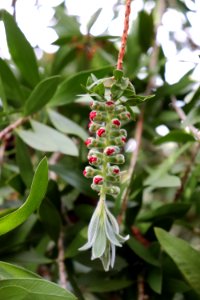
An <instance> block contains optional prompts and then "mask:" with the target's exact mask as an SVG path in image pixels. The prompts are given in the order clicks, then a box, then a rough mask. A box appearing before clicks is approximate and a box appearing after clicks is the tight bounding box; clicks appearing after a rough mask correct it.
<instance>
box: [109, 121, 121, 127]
mask: <svg viewBox="0 0 200 300" xmlns="http://www.w3.org/2000/svg"><path fill="white" fill-rule="evenodd" d="M111 123H112V128H119V127H120V126H121V122H120V120H119V119H113V120H112V121H111Z"/></svg>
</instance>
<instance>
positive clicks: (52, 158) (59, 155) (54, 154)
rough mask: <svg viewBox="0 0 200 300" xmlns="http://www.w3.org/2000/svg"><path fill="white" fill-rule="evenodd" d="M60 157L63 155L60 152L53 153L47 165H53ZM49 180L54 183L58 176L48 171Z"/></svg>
mask: <svg viewBox="0 0 200 300" xmlns="http://www.w3.org/2000/svg"><path fill="white" fill-rule="evenodd" d="M62 156H63V154H62V153H60V152H55V153H53V154H52V156H51V157H50V158H49V165H55V164H56V163H57V162H58V161H59V160H60V159H61V157H62ZM49 178H50V179H52V180H55V181H56V180H57V179H58V175H57V174H56V173H55V172H54V171H49Z"/></svg>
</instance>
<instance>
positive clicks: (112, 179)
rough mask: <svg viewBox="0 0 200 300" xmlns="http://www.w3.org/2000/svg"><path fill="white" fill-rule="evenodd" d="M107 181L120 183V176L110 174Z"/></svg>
mask: <svg viewBox="0 0 200 300" xmlns="http://www.w3.org/2000/svg"><path fill="white" fill-rule="evenodd" d="M106 181H108V182H110V183H111V182H112V183H119V182H120V176H111V175H108V176H106Z"/></svg>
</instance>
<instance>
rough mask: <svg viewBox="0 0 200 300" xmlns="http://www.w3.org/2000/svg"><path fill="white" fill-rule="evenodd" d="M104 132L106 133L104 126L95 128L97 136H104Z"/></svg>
mask: <svg viewBox="0 0 200 300" xmlns="http://www.w3.org/2000/svg"><path fill="white" fill-rule="evenodd" d="M105 133H106V130H105V128H104V127H101V128H99V129H98V130H97V135H98V136H99V137H102V136H105Z"/></svg>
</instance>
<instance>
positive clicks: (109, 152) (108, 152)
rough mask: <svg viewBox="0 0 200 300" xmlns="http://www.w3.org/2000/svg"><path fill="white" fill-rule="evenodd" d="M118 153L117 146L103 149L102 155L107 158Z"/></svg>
mask: <svg viewBox="0 0 200 300" xmlns="http://www.w3.org/2000/svg"><path fill="white" fill-rule="evenodd" d="M119 151H120V148H119V147H117V146H109V147H106V148H105V149H104V153H105V154H106V155H108V156H111V155H114V154H116V153H119Z"/></svg>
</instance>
